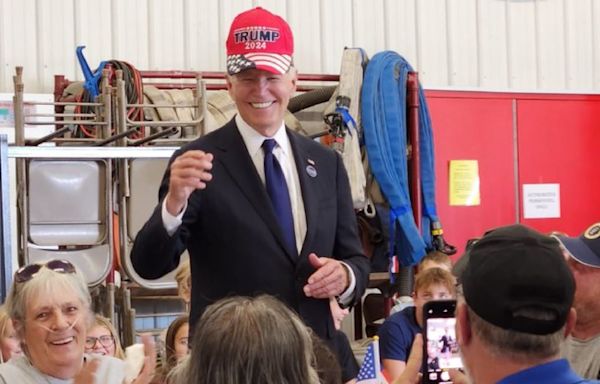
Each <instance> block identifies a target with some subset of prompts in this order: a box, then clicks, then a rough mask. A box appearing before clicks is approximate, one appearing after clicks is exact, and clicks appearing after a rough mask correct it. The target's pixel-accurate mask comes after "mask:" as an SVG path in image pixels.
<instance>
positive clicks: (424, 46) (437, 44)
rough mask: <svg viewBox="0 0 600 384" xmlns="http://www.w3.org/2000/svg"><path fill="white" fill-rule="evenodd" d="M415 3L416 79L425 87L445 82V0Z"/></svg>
mask: <svg viewBox="0 0 600 384" xmlns="http://www.w3.org/2000/svg"><path fill="white" fill-rule="evenodd" d="M416 6H417V7H416V15H415V18H416V26H417V43H418V44H419V50H418V62H419V66H418V67H417V68H415V69H416V70H417V71H418V72H419V80H420V81H421V83H422V84H423V86H425V87H428V86H435V85H437V84H448V39H447V37H448V36H447V32H448V31H447V19H446V15H447V13H446V2H445V1H441V0H419V1H417V2H416Z"/></svg>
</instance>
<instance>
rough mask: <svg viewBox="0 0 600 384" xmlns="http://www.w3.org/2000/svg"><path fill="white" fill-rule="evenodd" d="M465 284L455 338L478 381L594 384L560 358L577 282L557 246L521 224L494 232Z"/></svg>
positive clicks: (472, 260) (474, 256) (475, 254)
mask: <svg viewBox="0 0 600 384" xmlns="http://www.w3.org/2000/svg"><path fill="white" fill-rule="evenodd" d="M461 282H462V290H463V297H460V298H459V303H458V306H457V310H456V317H457V324H456V328H457V338H458V343H459V345H460V348H461V353H462V357H463V362H464V364H465V368H466V370H467V373H468V374H469V376H470V377H471V379H472V380H473V382H475V383H477V384H487V383H501V384H511V383H520V384H522V383H544V384H554V383H556V384H559V383H560V384H568V383H582V382H589V381H586V380H584V379H582V378H581V377H580V376H578V375H577V374H576V373H575V372H574V371H573V370H572V369H571V368H570V366H569V362H568V361H567V360H566V359H561V358H560V347H561V343H562V342H563V340H564V339H565V338H566V337H567V335H568V334H569V333H570V331H571V330H572V328H573V326H574V323H575V318H576V312H575V310H574V309H573V308H572V304H573V296H574V293H575V281H574V279H573V275H572V273H571V271H570V270H569V267H568V266H567V264H566V262H565V260H564V257H563V255H562V252H561V250H560V248H559V246H558V243H557V242H556V241H555V240H554V239H552V238H550V237H548V236H545V235H542V234H540V233H539V232H537V231H535V230H533V229H530V228H527V227H525V226H522V225H510V226H506V227H500V228H497V229H495V230H493V231H490V232H488V233H486V234H485V236H483V237H482V238H481V239H480V240H479V241H478V242H477V243H476V244H474V245H473V247H472V248H471V249H470V251H469V261H468V263H467V265H466V267H465V270H464V272H463V273H462V275H461Z"/></svg>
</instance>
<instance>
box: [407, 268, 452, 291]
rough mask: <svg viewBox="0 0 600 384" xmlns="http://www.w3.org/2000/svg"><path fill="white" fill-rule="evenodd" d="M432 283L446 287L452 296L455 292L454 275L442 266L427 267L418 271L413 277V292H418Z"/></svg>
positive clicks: (432, 284)
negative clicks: (414, 277)
mask: <svg viewBox="0 0 600 384" xmlns="http://www.w3.org/2000/svg"><path fill="white" fill-rule="evenodd" d="M434 285H441V286H444V287H446V288H447V289H448V292H449V293H450V294H451V295H452V296H454V295H455V292H456V286H455V279H454V276H452V274H451V273H450V272H448V271H446V270H445V269H442V268H437V267H434V268H429V269H426V270H424V271H422V272H419V273H418V274H417V276H416V279H415V289H414V292H415V293H418V292H420V291H421V290H425V289H427V288H429V287H431V286H434Z"/></svg>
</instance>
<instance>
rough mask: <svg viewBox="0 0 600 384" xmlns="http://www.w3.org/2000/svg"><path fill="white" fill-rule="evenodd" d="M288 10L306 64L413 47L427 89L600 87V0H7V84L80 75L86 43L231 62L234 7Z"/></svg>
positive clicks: (182, 63)
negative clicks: (347, 52) (16, 78)
mask: <svg viewBox="0 0 600 384" xmlns="http://www.w3.org/2000/svg"><path fill="white" fill-rule="evenodd" d="M256 5H261V6H263V7H265V8H267V9H269V10H271V11H273V12H275V13H278V14H280V15H282V16H284V17H285V18H286V19H287V20H288V21H289V23H290V24H291V26H292V29H293V30H294V32H295V37H296V52H297V53H296V57H295V61H296V64H297V66H298V67H299V69H300V71H301V72H304V73H335V72H337V71H338V68H339V65H340V63H339V60H340V57H341V52H342V49H343V47H344V46H354V47H362V48H364V49H365V50H366V51H367V53H368V54H369V55H371V56H372V55H373V54H375V53H376V52H379V51H381V50H385V49H391V50H394V51H397V52H398V53H400V54H401V55H403V56H404V57H405V58H406V59H407V60H408V61H409V62H410V63H411V64H412V65H413V67H415V68H416V69H417V70H418V71H419V72H420V74H421V81H422V83H423V84H424V86H425V87H427V88H446V87H452V88H458V89H473V88H475V89H482V90H514V91H515V90H516V91H518V90H527V91H558V92H580V93H584V92H594V93H598V92H600V0H110V1H108V0H107V1H97V0H0V92H12V76H13V73H14V67H15V66H16V65H22V66H24V67H25V84H26V91H27V92H51V91H52V88H53V75H54V74H65V75H66V76H67V77H69V78H71V79H80V78H81V75H80V71H79V68H78V64H77V61H76V58H75V47H76V46H77V45H79V44H84V45H87V48H86V50H85V53H86V55H87V58H88V61H89V63H90V66H91V67H92V68H93V69H95V67H96V66H97V65H98V63H99V62H100V61H101V60H103V59H120V60H126V61H128V62H130V63H131V64H133V65H134V66H135V67H137V68H138V69H181V70H223V69H224V54H225V53H224V42H225V38H226V33H227V29H228V26H229V24H230V22H231V20H232V19H233V17H234V16H235V15H236V14H237V13H239V12H240V11H242V10H245V9H248V8H250V7H252V6H256Z"/></svg>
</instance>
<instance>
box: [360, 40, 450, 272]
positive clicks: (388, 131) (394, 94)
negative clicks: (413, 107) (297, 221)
mask: <svg viewBox="0 0 600 384" xmlns="http://www.w3.org/2000/svg"><path fill="white" fill-rule="evenodd" d="M412 70H413V69H412V68H411V66H410V64H408V62H407V61H406V60H405V59H403V58H402V57H401V56H400V55H398V54H397V53H395V52H392V51H384V52H380V53H378V54H376V55H375V56H374V57H373V58H372V59H371V61H370V62H369V64H368V65H367V69H366V72H365V81H364V82H363V88H362V93H361V101H362V104H361V107H362V126H363V131H364V139H365V145H366V149H367V156H368V159H369V164H370V167H371V171H372V172H373V175H374V176H375V179H376V180H377V182H378V183H379V186H380V188H381V190H382V192H383V194H384V195H385V197H386V199H387V201H388V203H389V204H390V256H393V255H395V254H397V255H398V258H399V260H400V263H401V264H402V265H403V266H409V265H414V264H416V263H417V262H419V261H420V260H421V258H422V257H423V256H424V255H425V253H426V250H427V249H428V248H431V247H432V245H431V244H432V243H431V233H430V231H429V230H430V223H431V222H433V221H438V218H437V213H436V209H435V183H434V180H435V173H434V159H433V143H432V133H431V120H430V118H429V111H428V110H427V104H426V101H425V97H424V93H423V90H422V88H421V87H420V85H419V100H420V108H419V134H420V146H419V149H420V152H421V161H420V166H421V184H422V185H421V190H422V194H423V212H419V214H421V215H422V216H423V224H424V225H423V234H420V233H419V231H418V229H417V227H416V225H415V222H414V216H413V212H412V206H411V202H410V191H409V186H408V168H407V159H406V146H407V139H406V138H407V129H408V126H407V121H406V83H407V78H408V72H409V71H412Z"/></svg>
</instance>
